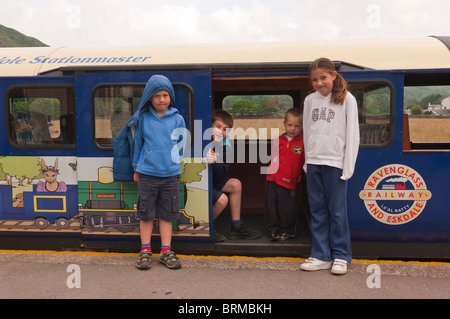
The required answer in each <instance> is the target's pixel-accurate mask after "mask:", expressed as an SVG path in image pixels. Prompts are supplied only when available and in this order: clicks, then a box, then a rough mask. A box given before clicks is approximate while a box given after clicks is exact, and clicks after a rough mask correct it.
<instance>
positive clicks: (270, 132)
mask: <svg viewBox="0 0 450 319" xmlns="http://www.w3.org/2000/svg"><path fill="white" fill-rule="evenodd" d="M293 105H294V101H293V99H292V97H291V96H290V95H286V94H280V95H228V96H226V97H225V98H224V99H223V100H222V108H223V109H224V110H226V111H228V112H229V113H230V114H231V115H232V116H233V122H234V123H233V128H232V129H231V130H230V132H229V133H228V136H229V137H230V138H232V139H236V140H243V139H249V140H253V139H274V138H277V137H278V136H279V135H280V134H282V133H284V125H283V120H284V116H285V114H286V111H287V110H289V109H290V108H292V107H293Z"/></svg>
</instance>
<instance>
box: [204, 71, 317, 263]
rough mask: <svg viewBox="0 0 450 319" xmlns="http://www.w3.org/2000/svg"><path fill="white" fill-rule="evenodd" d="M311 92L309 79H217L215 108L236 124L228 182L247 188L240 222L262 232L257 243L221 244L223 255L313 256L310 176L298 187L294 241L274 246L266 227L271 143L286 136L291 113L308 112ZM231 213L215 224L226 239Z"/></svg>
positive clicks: (250, 77)
mask: <svg viewBox="0 0 450 319" xmlns="http://www.w3.org/2000/svg"><path fill="white" fill-rule="evenodd" d="M311 90H312V89H311V86H310V84H309V80H308V77H307V76H299V75H295V76H294V75H283V76H245V77H244V76H229V75H224V76H220V75H218V76H216V77H213V81H212V91H213V108H214V109H217V108H223V109H224V110H226V111H228V112H229V113H231V115H232V116H233V119H234V124H233V129H232V130H230V132H229V137H230V141H231V146H232V147H233V151H234V162H233V164H231V166H230V169H229V172H228V176H229V177H233V178H237V179H239V180H240V181H241V184H242V202H241V220H242V221H243V222H244V223H245V225H246V227H248V228H252V229H255V230H258V231H259V232H261V234H262V236H261V237H260V238H258V239H253V240H250V239H238V240H236V239H235V240H231V239H228V238H227V239H226V240H225V241H223V242H220V243H216V249H217V250H219V251H224V252H226V251H233V252H237V251H242V252H243V253H245V252H246V251H251V252H252V253H253V254H257V253H258V251H260V252H261V254H265V255H267V254H268V253H270V252H273V254H277V253H278V254H279V253H282V254H283V255H289V254H293V255H295V254H297V255H298V253H299V252H300V251H299V250H307V251H308V253H309V247H310V241H311V227H310V213H309V206H308V201H307V192H306V180H305V176H304V175H303V176H302V179H301V181H300V183H299V185H298V187H297V191H296V199H297V214H298V222H297V228H296V234H295V237H294V238H289V239H288V240H285V241H278V242H272V241H271V240H270V238H269V231H268V230H267V228H266V227H265V224H264V189H265V184H266V174H265V173H264V168H267V166H268V165H269V161H270V155H271V145H272V140H273V139H275V138H277V137H278V136H279V135H280V134H283V133H284V132H285V130H284V124H283V121H284V117H285V114H286V111H287V110H288V109H290V108H292V107H297V108H300V109H303V101H304V99H305V97H306V96H307V95H308V93H311ZM230 222H231V215H230V211H229V207H227V208H226V209H225V211H224V212H223V213H222V214H221V215H220V216H219V217H218V218H217V219H216V220H215V222H214V227H215V230H216V232H219V233H221V234H223V235H225V236H226V235H227V234H228V233H229V230H230Z"/></svg>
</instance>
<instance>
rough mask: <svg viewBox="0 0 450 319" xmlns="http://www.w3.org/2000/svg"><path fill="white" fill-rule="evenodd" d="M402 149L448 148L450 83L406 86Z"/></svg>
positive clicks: (449, 137)
mask: <svg viewBox="0 0 450 319" xmlns="http://www.w3.org/2000/svg"><path fill="white" fill-rule="evenodd" d="M403 114H404V115H403V126H404V130H403V150H404V151H411V150H430V151H438V150H441V151H442V150H446V151H448V150H450V85H420V86H418V85H414V86H406V87H405V90H404V105H403Z"/></svg>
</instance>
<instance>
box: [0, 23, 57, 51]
mask: <svg viewBox="0 0 450 319" xmlns="http://www.w3.org/2000/svg"><path fill="white" fill-rule="evenodd" d="M0 47H48V45H47V44H45V43H42V42H41V41H39V40H37V39H35V38H32V37H29V36H26V35H25V34H22V33H20V32H19V31H16V30H14V29H11V28H7V27H5V26H3V25H1V24H0Z"/></svg>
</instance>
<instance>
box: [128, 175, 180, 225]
mask: <svg viewBox="0 0 450 319" xmlns="http://www.w3.org/2000/svg"><path fill="white" fill-rule="evenodd" d="M179 183H180V182H179V176H178V175H176V176H170V177H157V176H149V175H144V174H139V182H138V203H137V211H138V217H139V219H140V220H143V221H151V220H155V219H162V220H167V221H169V220H178V217H179V210H180V186H179V185H180V184H179Z"/></svg>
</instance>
